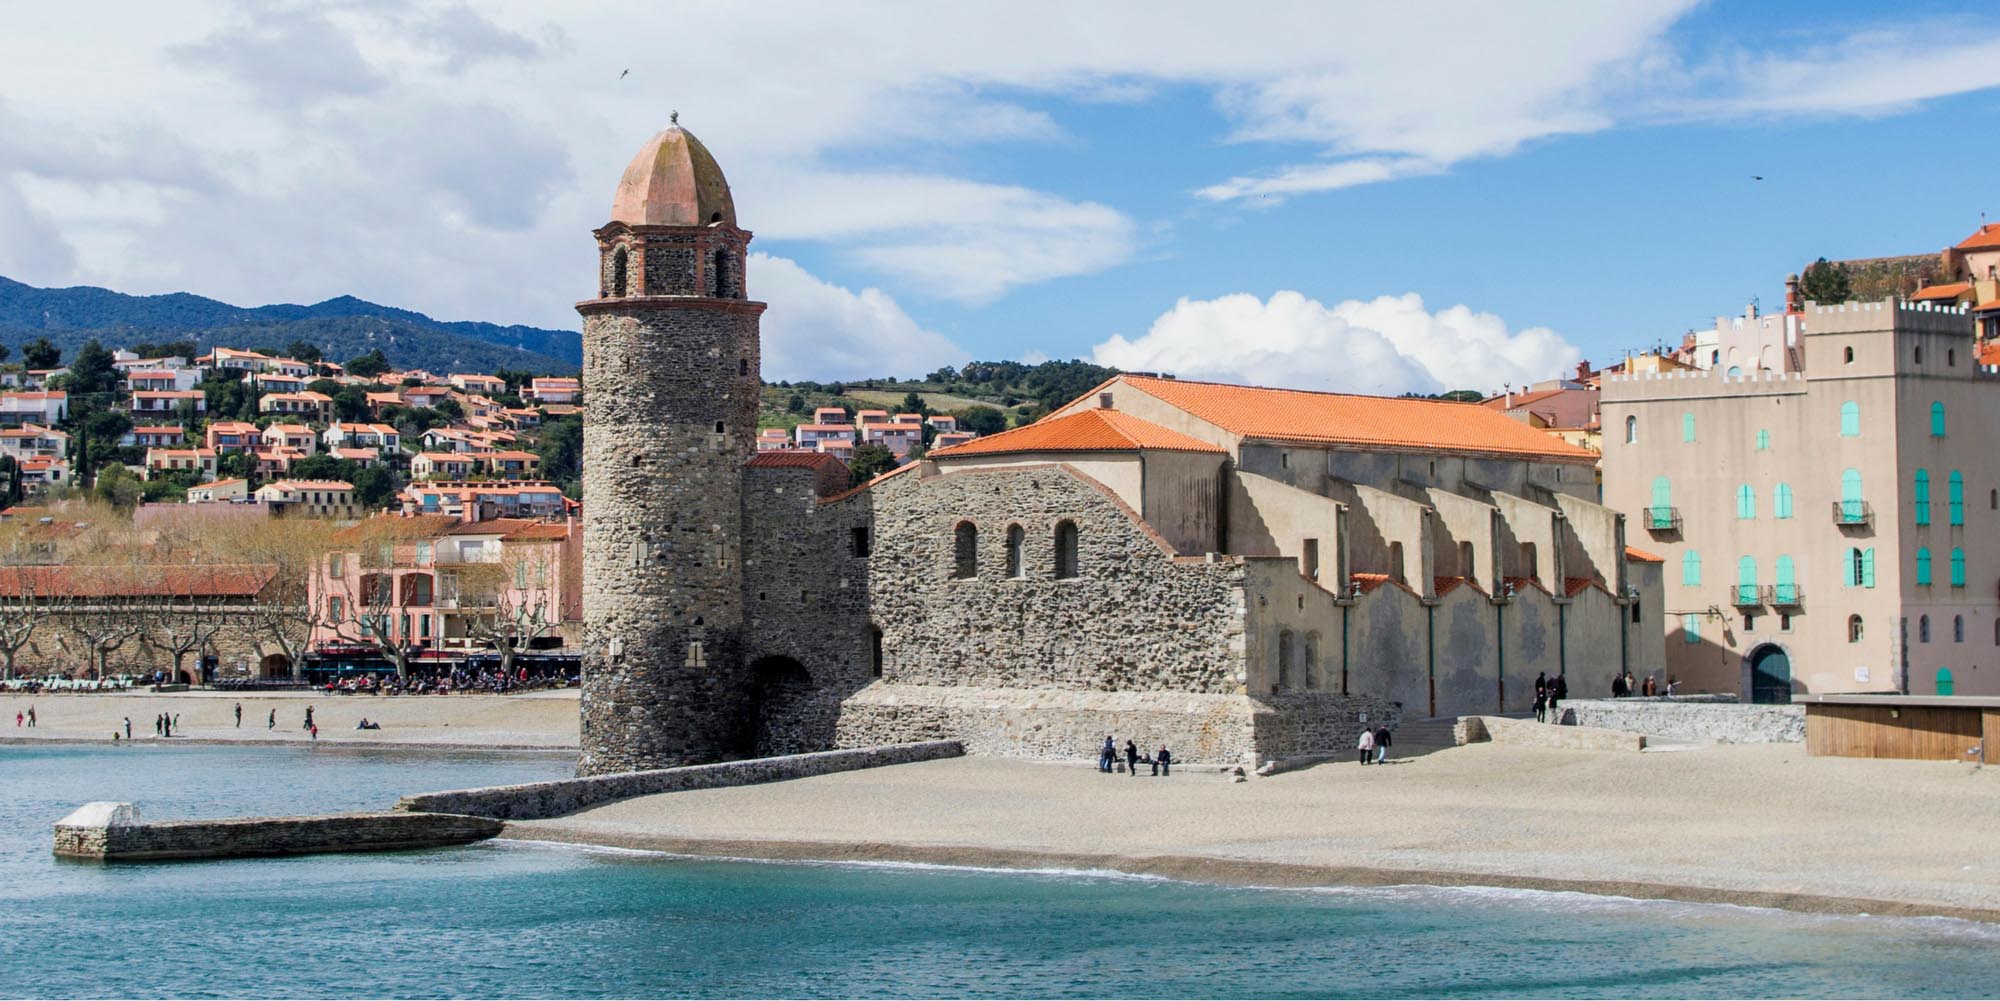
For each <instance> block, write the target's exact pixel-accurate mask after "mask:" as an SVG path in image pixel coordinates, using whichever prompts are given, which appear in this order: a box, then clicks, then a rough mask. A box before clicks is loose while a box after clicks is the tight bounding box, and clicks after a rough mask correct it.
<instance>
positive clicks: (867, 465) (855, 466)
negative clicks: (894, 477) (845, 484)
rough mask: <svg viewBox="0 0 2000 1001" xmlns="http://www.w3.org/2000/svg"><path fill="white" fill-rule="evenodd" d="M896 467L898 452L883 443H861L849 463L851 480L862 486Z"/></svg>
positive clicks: (848, 469)
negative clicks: (882, 444)
mask: <svg viewBox="0 0 2000 1001" xmlns="http://www.w3.org/2000/svg"><path fill="white" fill-rule="evenodd" d="M894 468H896V453H894V452H891V451H889V450H888V449H887V448H884V447H883V446H881V445H859V446H856V447H855V449H854V458H853V460H852V461H850V462H848V464H847V474H848V477H849V481H850V482H852V483H853V484H854V485H855V486H857V487H858V486H860V485H861V484H863V483H866V482H868V481H869V480H872V479H874V478H875V477H877V476H880V475H882V474H883V473H886V472H888V471H889V470H891V469H894Z"/></svg>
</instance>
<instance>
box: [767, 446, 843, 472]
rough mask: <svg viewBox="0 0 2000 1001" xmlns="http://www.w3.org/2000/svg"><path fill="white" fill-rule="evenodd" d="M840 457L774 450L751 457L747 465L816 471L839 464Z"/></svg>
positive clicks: (826, 453)
mask: <svg viewBox="0 0 2000 1001" xmlns="http://www.w3.org/2000/svg"><path fill="white" fill-rule="evenodd" d="M839 462H840V457H839V456H836V455H834V454H833V453H831V452H812V451H807V450H805V449H792V448H787V449H772V450H770V451H768V452H759V453H757V454H756V455H753V456H751V457H750V461H749V462H748V463H746V465H748V466H750V467H751V468H753V469H788V468H790V469H816V468H818V467H820V466H824V465H826V464H827V463H835V464H838V463H839Z"/></svg>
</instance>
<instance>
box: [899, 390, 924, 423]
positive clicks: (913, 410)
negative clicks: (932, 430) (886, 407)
mask: <svg viewBox="0 0 2000 1001" xmlns="http://www.w3.org/2000/svg"><path fill="white" fill-rule="evenodd" d="M897 412H898V413H905V414H923V415H924V416H926V417H928V416H930V413H931V407H930V404H928V403H925V402H924V398H923V397H921V396H918V395H917V394H916V392H915V391H911V392H908V393H904V394H903V406H902V409H901V410H899V411H897Z"/></svg>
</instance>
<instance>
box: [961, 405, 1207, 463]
mask: <svg viewBox="0 0 2000 1001" xmlns="http://www.w3.org/2000/svg"><path fill="white" fill-rule="evenodd" d="M1141 448H1147V449H1158V450H1160V451H1165V452H1213V453H1215V454H1217V455H1221V454H1223V449H1222V448H1221V447H1220V446H1217V445H1212V444H1210V443H1208V442H1205V441H1202V440H1201V439H1199V438H1196V437H1193V436H1192V435H1185V434H1182V433H1180V432H1179V431H1172V430H1169V429H1167V428H1163V427H1161V426H1159V425H1158V424H1154V423H1152V422H1151V421H1144V420H1140V419H1139V418H1137V417H1134V416H1132V415H1131V414H1127V413H1120V412H1119V411H1116V410H1104V409H1097V410H1085V411H1081V412H1079V413H1074V414H1070V415H1069V416H1067V417H1048V418H1044V419H1042V420H1039V421H1036V422H1035V423H1033V424H1030V425H1028V426H1026V427H1018V428H1015V429H1013V430H1012V431H1002V432H1000V433H999V434H995V435H988V436H986V437H984V438H974V439H973V440H971V441H968V442H965V443H964V444H961V445H953V446H951V447H950V448H941V449H938V450H937V451H935V452H932V453H930V457H931V458H933V459H956V458H961V457H970V456H976V455H1004V454H1009V453H1016V452H1128V451H1133V450H1135V449H1141Z"/></svg>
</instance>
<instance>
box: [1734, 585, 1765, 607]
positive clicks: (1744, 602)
mask: <svg viewBox="0 0 2000 1001" xmlns="http://www.w3.org/2000/svg"><path fill="white" fill-rule="evenodd" d="M1729 603H1730V604H1732V605H1735V606H1736V607H1737V608H1756V607H1758V606H1760V605H1762V604H1764V590H1763V588H1760V587H1758V586H1757V585H1755V584H1738V585H1736V586H1734V587H1732V588H1730V589H1729Z"/></svg>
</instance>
